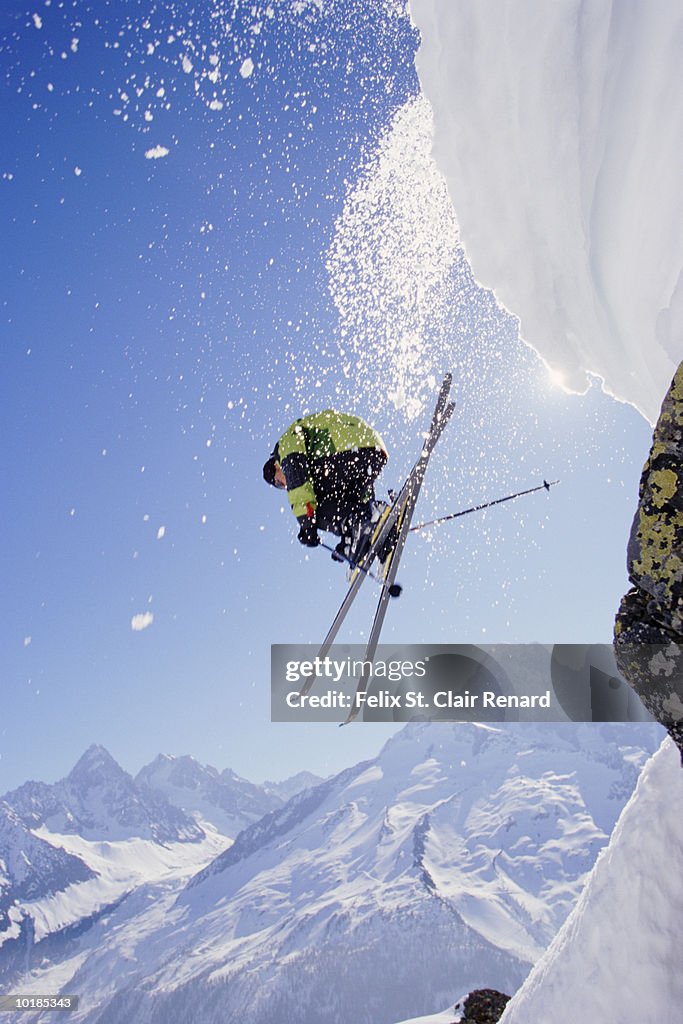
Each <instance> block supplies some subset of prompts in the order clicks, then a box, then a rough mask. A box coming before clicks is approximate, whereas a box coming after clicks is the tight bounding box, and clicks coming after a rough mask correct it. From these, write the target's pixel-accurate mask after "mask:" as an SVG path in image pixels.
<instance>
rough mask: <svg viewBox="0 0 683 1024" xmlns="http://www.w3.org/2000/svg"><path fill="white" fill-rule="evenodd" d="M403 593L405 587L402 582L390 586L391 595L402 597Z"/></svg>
mask: <svg viewBox="0 0 683 1024" xmlns="http://www.w3.org/2000/svg"><path fill="white" fill-rule="evenodd" d="M402 593H403V587H402V586H401V584H400V583H392V584H391V586H390V587H389V597H400V596H401V594H402Z"/></svg>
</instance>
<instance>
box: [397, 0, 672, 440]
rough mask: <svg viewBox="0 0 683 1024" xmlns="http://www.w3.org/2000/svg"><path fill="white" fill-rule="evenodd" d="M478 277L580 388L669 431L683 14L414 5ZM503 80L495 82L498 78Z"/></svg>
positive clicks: (499, 2) (443, 166) (563, 5)
mask: <svg viewBox="0 0 683 1024" xmlns="http://www.w3.org/2000/svg"><path fill="white" fill-rule="evenodd" d="M410 10H411V14H412V17H413V19H414V21H415V23H416V24H417V26H418V28H419V30H420V33H421V46H420V51H419V54H418V58H417V68H418V73H419V76H420V81H421V84H422V88H423V90H424V92H425V94H426V96H427V98H428V99H429V101H430V103H431V105H432V108H433V110H434V148H433V153H434V158H435V160H436V163H437V164H438V166H439V168H440V170H441V171H442V173H443V175H444V177H445V178H446V181H447V183H448V188H449V191H450V194H451V198H452V201H453V205H454V207H455V213H456V216H457V218H458V222H459V225H460V233H461V240H462V243H463V245H464V247H465V249H466V251H467V255H468V258H469V260H470V263H471V265H472V269H473V271H474V274H475V276H476V277H477V279H478V280H479V281H480V282H481V283H482V284H484V285H486V286H487V287H489V288H492V289H493V290H494V291H495V293H496V295H497V297H498V298H499V299H500V300H501V302H503V303H504V304H505V306H506V307H507V308H508V309H509V310H510V311H511V312H512V313H514V314H516V315H517V316H519V317H520V320H521V334H522V337H523V338H524V339H525V340H526V341H528V342H529V343H530V344H531V345H533V347H534V348H535V349H537V351H538V352H540V354H541V355H542V357H543V358H544V359H545V360H546V362H547V363H548V364H549V366H550V367H552V368H553V369H554V370H555V371H556V373H557V375H558V378H559V379H560V380H562V381H564V383H566V384H567V385H568V386H570V387H572V388H577V389H579V390H582V389H584V388H585V387H586V385H587V376H586V372H587V371H588V372H590V373H594V374H599V375H600V376H601V377H602V378H603V379H604V380H605V383H606V388H607V390H608V391H609V392H610V393H613V394H616V395H617V397H619V398H621V399H623V400H625V401H629V402H633V403H634V404H635V405H636V406H637V407H638V408H639V409H640V410H641V411H642V412H643V413H644V414H645V415H646V416H647V417H648V418H649V419H650V421H651V422H654V420H655V418H656V416H657V412H658V410H659V404H660V402H661V399H662V396H663V394H664V392H665V391H666V388H667V387H668V384H669V382H670V380H671V378H672V376H673V373H674V370H675V368H676V366H677V364H678V363H679V362H680V360H681V359H682V358H683V232H681V231H680V224H681V220H682V219H683V191H682V190H681V188H680V183H679V177H680V172H679V168H680V166H681V157H682V155H683V153H682V151H683V142H682V140H683V99H682V96H683V94H682V93H681V89H680V86H679V78H680V61H681V38H682V33H683V8H682V7H681V5H680V4H679V3H670V2H669V0H650V2H648V3H640V4H638V3H635V4H634V3H615V2H614V0H591V2H590V3H584V2H583V0H553V2H552V3H539V2H538V0H477V2H476V3H453V2H451V0H410ZM492 69H495V73H492Z"/></svg>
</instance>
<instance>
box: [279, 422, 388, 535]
mask: <svg viewBox="0 0 683 1024" xmlns="http://www.w3.org/2000/svg"><path fill="white" fill-rule="evenodd" d="M358 448H379V449H381V450H382V451H383V452H385V453H386V448H385V445H384V442H383V441H382V438H381V437H380V436H379V434H378V433H377V431H376V430H373V428H372V427H371V426H369V425H368V424H367V423H366V422H365V421H364V420H362V419H361V418H360V416H350V415H348V414H347V413H343V412H335V410H334V409H325V410H324V411H323V412H315V413H312V414H311V415H310V416H302V417H301V419H298V420H297V421H296V422H295V423H292V425H291V426H290V427H288V428H287V430H286V431H285V432H284V434H283V435H282V437H281V438H280V440H279V441H278V443H277V446H276V452H277V458H278V461H279V463H280V465H281V466H282V469H283V472H284V473H285V476H286V477H287V488H288V490H287V496H288V498H289V503H290V505H291V506H292V512H293V513H294V515H295V516H296V517H297V519H298V518H300V517H301V516H311V515H313V513H314V512H315V509H316V507H317V504H318V501H317V498H316V494H315V490H314V487H313V483H312V480H311V476H310V472H309V464H310V462H311V461H313V460H316V459H326V458H329V456H331V455H334V453H335V452H348V451H354V450H356V449H358ZM292 485H294V486H292Z"/></svg>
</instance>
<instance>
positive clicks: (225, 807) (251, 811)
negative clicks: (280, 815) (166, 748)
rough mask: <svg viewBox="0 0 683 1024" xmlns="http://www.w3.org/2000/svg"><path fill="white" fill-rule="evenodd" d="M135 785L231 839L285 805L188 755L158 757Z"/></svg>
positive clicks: (261, 789)
mask: <svg viewBox="0 0 683 1024" xmlns="http://www.w3.org/2000/svg"><path fill="white" fill-rule="evenodd" d="M135 781H136V782H137V783H138V784H140V785H143V786H145V787H146V788H147V789H148V790H150V791H152V792H154V793H156V794H160V795H162V796H163V797H164V798H165V799H166V800H167V801H168V802H169V803H170V804H172V805H173V806H174V807H177V808H179V809H181V810H182V811H184V812H185V813H186V814H189V815H192V817H193V818H195V820H197V821H198V822H204V823H205V824H206V823H210V824H211V825H213V826H214V827H215V828H216V829H217V830H218V831H219V832H222V833H223V835H226V836H230V837H231V838H232V837H234V836H236V835H237V833H238V832H241V830H242V829H243V828H246V826H247V825H249V824H251V823H252V822H253V821H257V820H258V819H259V818H261V817H263V815H264V814H267V813H268V812H269V811H272V810H275V808H277V807H281V806H282V804H283V802H284V801H283V798H282V797H280V796H279V795H278V794H277V793H276V792H274V791H272V790H267V789H266V787H261V786H256V785H254V784H253V783H252V782H248V781H247V780H246V779H242V778H240V776H239V775H236V774H235V772H233V771H231V770H230V769H229V768H226V769H225V770H224V771H222V772H219V771H218V770H217V769H216V768H212V767H211V766H210V765H202V764H200V763H199V761H197V760H195V758H194V757H190V756H189V755H186V756H183V757H170V756H169V755H168V754H159V756H158V757H157V758H156V759H155V760H154V761H152V763H151V764H148V765H146V766H145V767H144V768H142V769H141V770H140V771H139V772H138V774H137V776H136V779H135ZM283 785H286V784H284V783H283ZM300 788H303V786H302V787H300ZM295 791H296V789H295Z"/></svg>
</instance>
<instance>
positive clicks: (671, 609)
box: [614, 363, 683, 758]
mask: <svg viewBox="0 0 683 1024" xmlns="http://www.w3.org/2000/svg"><path fill="white" fill-rule="evenodd" d="M627 560H628V572H629V578H630V580H631V583H633V587H632V588H631V590H629V591H628V593H627V594H626V595H625V596H624V598H623V600H622V602H621V606H620V608H619V611H618V612H617V616H616V622H615V628H614V646H615V652H616V657H617V664H618V666H619V670H620V671H621V673H622V675H623V676H624V677H625V678H626V679H627V680H628V682H629V683H630V684H631V686H632V687H633V688H634V690H635V691H636V692H637V693H638V696H639V697H640V699H641V700H642V701H643V704H644V705H645V707H646V708H647V709H648V711H650V712H651V714H653V715H654V717H655V718H656V719H657V720H658V721H659V722H661V723H662V725H664V726H665V727H666V728H667V729H668V731H669V733H670V734H671V736H672V738H673V739H674V741H675V742H676V744H677V746H678V748H679V750H680V751H681V757H682V758H683V363H681V365H680V366H679V367H678V370H677V371H676V374H675V376H674V379H673V381H672V382H671V387H670V388H669V391H668V392H667V395H666V397H665V399H664V402H663V404H662V410H661V413H660V415H659V419H658V421H657V425H656V426H655V430H654V435H653V441H652V448H651V450H650V454H649V457H648V459H647V462H646V463H645V466H644V468H643V473H642V476H641V480H640V488H639V500H638V509H637V512H636V515H635V518H634V520H633V526H632V528H631V536H630V539H629V543H628V552H627Z"/></svg>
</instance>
